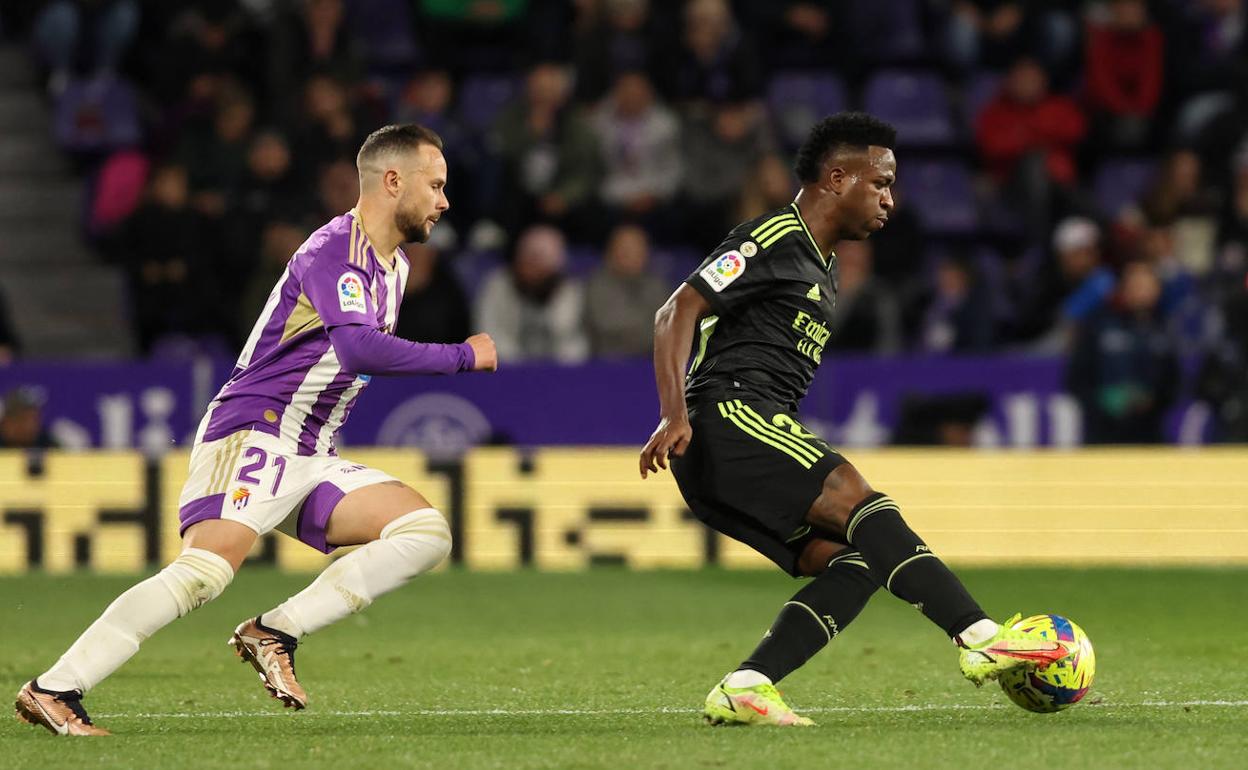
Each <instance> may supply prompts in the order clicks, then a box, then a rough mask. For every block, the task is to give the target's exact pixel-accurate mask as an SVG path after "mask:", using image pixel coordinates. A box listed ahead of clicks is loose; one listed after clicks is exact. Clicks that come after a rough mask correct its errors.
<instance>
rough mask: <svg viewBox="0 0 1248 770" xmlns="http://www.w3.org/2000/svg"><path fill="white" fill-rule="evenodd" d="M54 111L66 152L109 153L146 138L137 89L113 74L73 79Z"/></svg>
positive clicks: (59, 140) (55, 125)
mask: <svg viewBox="0 0 1248 770" xmlns="http://www.w3.org/2000/svg"><path fill="white" fill-rule="evenodd" d="M53 110H54V117H53V131H54V134H55V136H56V143H57V144H58V145H60V147H61V149H63V150H65V151H66V152H71V153H83V154H87V153H103V152H109V151H111V150H119V149H122V148H125V147H134V146H135V145H137V144H138V143H139V140H140V139H142V125H141V124H140V122H139V102H138V97H137V96H136V95H135V92H134V88H133V87H131V85H130V84H129V83H127V82H126V81H125V80H122V79H121V78H119V77H115V76H113V75H108V74H101V75H97V76H95V77H91V78H83V79H77V78H75V79H73V80H71V81H70V82H69V84H68V85H67V86H66V87H65V90H64V91H63V92H62V93H61V94H60V95H59V96H58V97H57V99H56V104H55V106H54V108H53Z"/></svg>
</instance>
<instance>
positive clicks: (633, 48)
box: [576, 0, 668, 102]
mask: <svg viewBox="0 0 1248 770" xmlns="http://www.w3.org/2000/svg"><path fill="white" fill-rule="evenodd" d="M581 9H582V13H583V14H584V17H583V18H582V19H581V22H580V25H579V26H580V29H579V30H578V31H577V35H576V96H577V99H578V100H580V101H583V102H596V101H598V100H599V99H600V98H602V96H603V95H604V94H606V92H607V89H608V88H609V87H610V86H611V83H612V82H614V81H615V79H616V78H617V77H619V76H620V75H621V74H623V73H625V72H642V73H646V74H647V75H650V76H652V77H653V76H655V75H657V74H659V73H658V70H657V69H656V67H655V58H656V52H657V51H660V50H666V49H667V48H668V45H667V44H665V43H664V42H663V37H664V30H662V28H661V25H659V24H657V23H656V20H655V17H654V15H653V13H652V12H651V3H650V0H599V2H597V3H582V4H581Z"/></svg>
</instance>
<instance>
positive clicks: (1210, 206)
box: [1140, 149, 1219, 276]
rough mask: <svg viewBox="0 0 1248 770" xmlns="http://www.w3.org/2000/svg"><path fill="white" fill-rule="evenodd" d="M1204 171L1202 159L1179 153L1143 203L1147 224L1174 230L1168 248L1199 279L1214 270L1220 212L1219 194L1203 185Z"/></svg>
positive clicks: (1165, 165) (1169, 160)
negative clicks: (1161, 225) (1171, 241)
mask: <svg viewBox="0 0 1248 770" xmlns="http://www.w3.org/2000/svg"><path fill="white" fill-rule="evenodd" d="M1202 172H1203V170H1202V168H1201V161H1200V156H1198V155H1197V154H1196V153H1195V152H1193V151H1191V150H1187V149H1183V150H1176V151H1175V152H1173V153H1171V154H1170V156H1169V157H1168V158H1167V159H1166V162H1165V164H1164V165H1163V166H1162V168H1161V173H1160V174H1158V176H1157V179H1156V181H1155V182H1154V183H1153V185H1152V187H1151V188H1150V189H1149V190H1148V192H1146V193H1145V195H1144V198H1143V200H1142V201H1141V202H1140V205H1141V208H1142V210H1143V214H1144V217H1145V218H1146V219H1147V220H1148V221H1150V222H1152V223H1155V224H1165V225H1167V226H1169V227H1171V229H1172V231H1173V232H1171V233H1170V234H1169V235H1168V236H1167V237H1169V238H1171V239H1172V240H1173V243H1172V244H1170V245H1169V246H1167V248H1168V249H1172V250H1173V255H1174V256H1175V257H1177V263H1178V264H1179V265H1181V266H1182V268H1183V269H1184V270H1185V271H1187V272H1189V273H1191V274H1192V275H1196V276H1203V275H1205V274H1206V273H1208V272H1209V271H1210V269H1211V268H1212V267H1213V257H1214V244H1215V241H1216V238H1217V216H1218V209H1219V204H1218V195H1217V193H1216V192H1215V191H1214V190H1213V189H1212V188H1210V187H1208V186H1207V185H1205V184H1203V180H1202V176H1203V173H1202Z"/></svg>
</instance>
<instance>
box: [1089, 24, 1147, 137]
mask: <svg viewBox="0 0 1248 770" xmlns="http://www.w3.org/2000/svg"><path fill="white" fill-rule="evenodd" d="M1104 5H1107V6H1108V7H1107V8H1105V9H1104V10H1105V14H1104V16H1105V18H1104V19H1103V20H1100V21H1094V22H1092V23H1090V24H1089V25H1088V32H1087V46H1086V61H1087V64H1086V74H1085V80H1086V94H1087V100H1088V106H1089V107H1090V108H1091V111H1092V115H1091V118H1092V125H1093V127H1094V131H1095V133H1096V134H1097V139H1096V143H1097V144H1099V145H1102V146H1106V147H1110V148H1118V149H1123V148H1133V147H1139V146H1141V145H1143V144H1144V143H1145V142H1146V141H1147V140H1148V138H1149V132H1150V130H1151V125H1150V120H1151V118H1152V116H1153V113H1154V112H1155V111H1156V109H1157V104H1158V102H1159V101H1160V99H1161V89H1162V76H1163V62H1162V56H1163V50H1164V46H1165V39H1164V37H1163V35H1162V32H1161V28H1160V27H1159V26H1157V25H1156V24H1155V23H1153V22H1152V20H1151V19H1149V15H1148V5H1147V3H1146V2H1145V0H1109V2H1108V3H1106V4H1104Z"/></svg>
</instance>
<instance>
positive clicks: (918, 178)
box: [898, 160, 979, 235]
mask: <svg viewBox="0 0 1248 770" xmlns="http://www.w3.org/2000/svg"><path fill="white" fill-rule="evenodd" d="M898 185H899V186H900V187H901V188H902V191H901V195H900V196H899V197H900V199H901V201H900V202H901V205H910V206H914V208H915V210H916V211H918V213H919V217H920V218H921V219H922V220H923V228H924V230H925V231H926V232H929V233H932V234H934V235H966V234H969V233H972V232H974V231H975V230H976V229H977V227H978V226H979V210H978V207H977V206H976V203H975V189H974V186H973V185H972V182H971V173H970V171H968V170H967V168H966V166H965V165H963V164H962V163H960V162H958V161H932V160H928V161H914V162H911V163H906V164H905V166H904V167H903V169H902V173H900V174H899V175H898Z"/></svg>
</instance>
